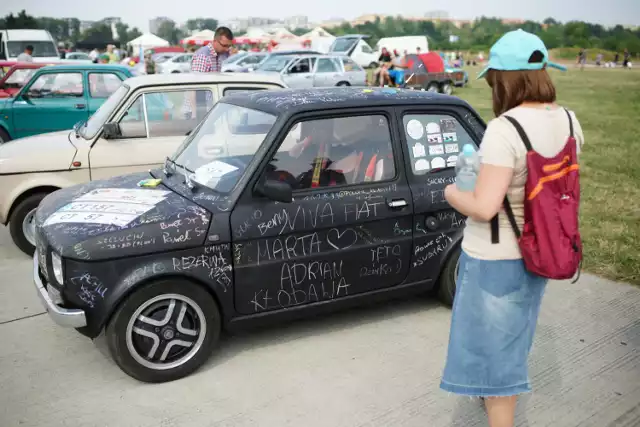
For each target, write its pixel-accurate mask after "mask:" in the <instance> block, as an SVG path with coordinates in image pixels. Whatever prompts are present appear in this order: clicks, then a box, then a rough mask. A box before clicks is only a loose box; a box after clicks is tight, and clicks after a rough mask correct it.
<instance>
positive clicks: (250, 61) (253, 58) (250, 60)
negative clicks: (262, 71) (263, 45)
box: [238, 55, 262, 65]
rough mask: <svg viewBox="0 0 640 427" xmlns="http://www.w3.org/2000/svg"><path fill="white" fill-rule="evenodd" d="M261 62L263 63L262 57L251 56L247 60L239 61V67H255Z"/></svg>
mask: <svg viewBox="0 0 640 427" xmlns="http://www.w3.org/2000/svg"><path fill="white" fill-rule="evenodd" d="M260 61H262V56H258V55H249V56H247V57H246V58H244V59H241V60H240V61H238V65H253V64H258V63H259V62H260Z"/></svg>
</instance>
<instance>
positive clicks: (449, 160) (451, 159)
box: [447, 156, 458, 167]
mask: <svg viewBox="0 0 640 427" xmlns="http://www.w3.org/2000/svg"><path fill="white" fill-rule="evenodd" d="M456 163H458V156H449V157H447V166H450V167H454V166H455V165H456Z"/></svg>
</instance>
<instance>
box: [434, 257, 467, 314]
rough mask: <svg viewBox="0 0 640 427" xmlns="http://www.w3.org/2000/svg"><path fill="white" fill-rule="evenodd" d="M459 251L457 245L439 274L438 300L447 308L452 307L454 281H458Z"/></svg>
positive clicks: (454, 290) (454, 288)
mask: <svg viewBox="0 0 640 427" xmlns="http://www.w3.org/2000/svg"><path fill="white" fill-rule="evenodd" d="M461 251H462V249H461V248H460V246H459V245H458V246H457V247H456V248H455V249H453V250H452V251H451V253H450V254H449V258H447V261H446V262H445V264H444V268H443V269H442V272H441V273H440V280H439V283H438V298H439V299H440V301H442V303H444V304H445V305H447V306H449V307H451V306H452V305H453V299H454V297H455V294H456V281H457V280H458V269H459V266H460V253H461Z"/></svg>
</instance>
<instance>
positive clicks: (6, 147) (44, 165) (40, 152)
mask: <svg viewBox="0 0 640 427" xmlns="http://www.w3.org/2000/svg"><path fill="white" fill-rule="evenodd" d="M72 133H73V132H72V131H68V130H64V131H60V132H51V133H43V134H40V135H36V136H29V137H26V138H18V139H14V140H12V141H9V142H5V143H4V144H2V145H0V174H11V173H28V172H50V171H61V170H68V169H69V167H70V166H71V162H72V161H73V157H74V156H75V155H76V151H77V149H76V147H75V146H74V145H73V144H72V143H71V138H72Z"/></svg>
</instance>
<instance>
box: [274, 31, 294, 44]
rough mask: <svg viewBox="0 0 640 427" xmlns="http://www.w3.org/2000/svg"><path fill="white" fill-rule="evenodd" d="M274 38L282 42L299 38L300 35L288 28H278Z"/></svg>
mask: <svg viewBox="0 0 640 427" xmlns="http://www.w3.org/2000/svg"><path fill="white" fill-rule="evenodd" d="M272 38H273V40H275V41H277V42H281V41H283V40H287V41H295V40H297V39H298V36H296V35H295V34H293V33H292V32H291V31H289V30H287V29H286V28H278V29H277V30H276V31H274V32H273V36H272Z"/></svg>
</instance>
